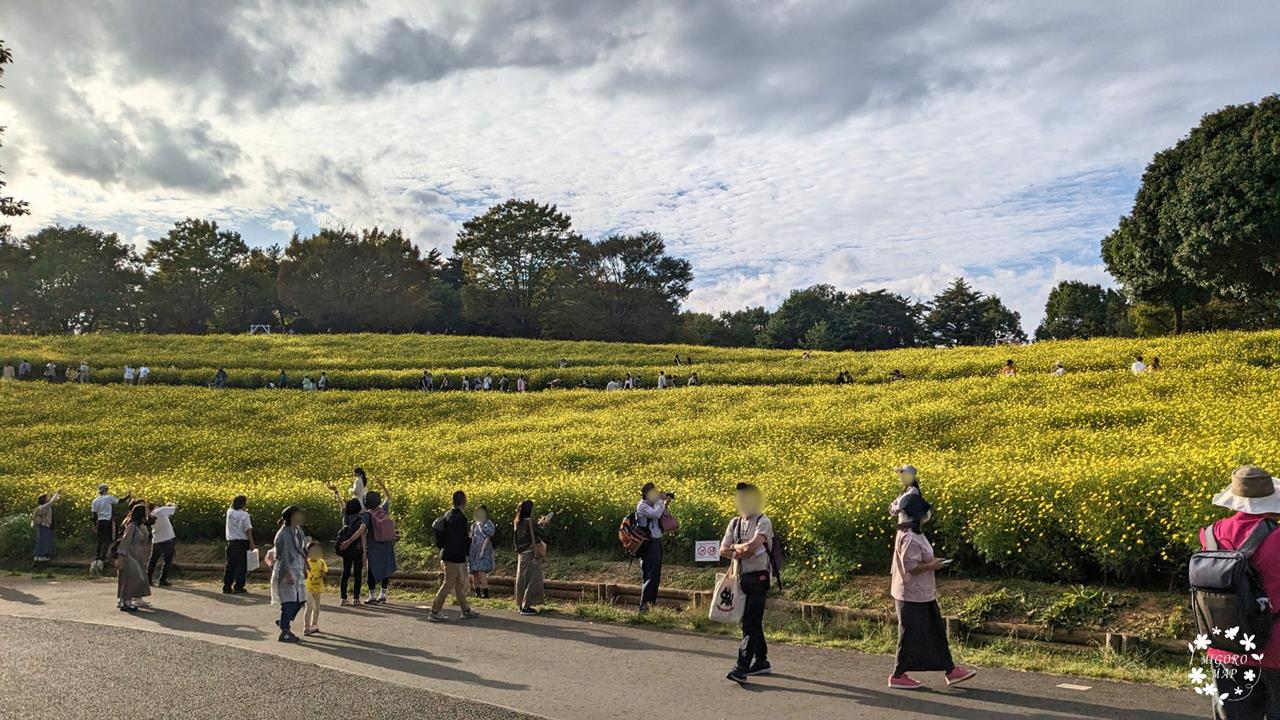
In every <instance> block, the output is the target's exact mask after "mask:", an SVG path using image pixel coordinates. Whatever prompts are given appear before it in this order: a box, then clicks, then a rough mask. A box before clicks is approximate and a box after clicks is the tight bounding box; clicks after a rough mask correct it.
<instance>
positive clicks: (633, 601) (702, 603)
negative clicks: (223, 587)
mask: <svg viewBox="0 0 1280 720" xmlns="http://www.w3.org/2000/svg"><path fill="white" fill-rule="evenodd" d="M49 564H50V565H51V566H53V567H60V568H75V569H82V570H83V569H88V567H89V563H88V562H85V561H75V560H55V561H53V562H51V563H49ZM174 567H175V569H177V570H180V571H182V572H186V573H196V574H201V575H207V574H221V573H222V571H223V566H222V565H217V564H212V563H189V564H181V565H179V564H175V565H174ZM249 574H250V575H251V576H254V577H265V576H267V575H268V574H269V571H268V570H267V568H265V567H262V566H259V567H258V569H257V570H254V571H253V572H251V573H249ZM441 574H442V573H439V572H397V573H396V574H395V575H392V576H391V580H392V582H394V583H396V584H397V585H403V586H405V587H414V588H426V587H436V586H438V585H439V583H440V578H441ZM341 576H342V572H341V571H340V570H339V569H336V568H330V569H329V573H328V577H333V578H338V577H341ZM543 587H544V588H545V589H546V594H547V596H548V597H551V598H555V599H557V600H574V601H587V602H598V603H604V604H607V605H639V604H640V586H639V585H625V584H620V583H601V582H582V581H576V580H547V581H545V582H544V583H543ZM489 588H490V590H492V591H493V592H495V593H497V594H498V595H513V594H514V588H515V578H513V577H508V576H499V575H490V576H489ZM658 602H659V603H660V604H662V605H665V606H668V607H673V608H676V609H681V610H683V609H687V608H690V607H692V608H695V609H696V608H706V607H710V605H711V593H710V592H709V591H697V590H679V589H674V588H662V589H660V590H659V591H658ZM769 609H770V610H771V611H773V612H782V613H789V614H792V615H799V616H800V617H801V618H803V619H805V620H810V621H828V622H829V621H835V622H842V623H853V622H873V623H882V624H893V623H896V622H897V618H896V617H895V616H894V614H893V613H886V612H880V611H877V610H860V609H858V608H849V607H844V606H842V605H825V604H821V603H806V602H796V601H794V600H787V599H785V598H777V599H773V600H771V601H770V603H769ZM945 619H946V623H947V635H948V636H950V637H957V638H958V637H969V636H973V637H977V638H981V639H997V638H1014V639H1018V640H1032V641H1038V642H1047V643H1055V644H1061V645H1074V646H1092V647H1101V648H1104V649H1105V650H1107V651H1108V652H1117V653H1124V652H1128V651H1130V650H1134V649H1137V648H1139V647H1150V648H1155V649H1158V650H1163V651H1165V652H1171V653H1182V652H1184V651H1185V650H1186V646H1185V643H1183V642H1182V641H1178V640H1143V639H1142V638H1140V637H1138V636H1136V635H1128V634H1124V633H1112V632H1097V631H1093V630H1072V629H1063V628H1045V627H1040V626H1038V625H1027V624H1021V623H1005V622H984V623H980V624H979V625H977V626H974V627H968V626H966V625H965V624H964V623H963V622H962V621H961V620H960V619H959V618H956V617H947V618H945Z"/></svg>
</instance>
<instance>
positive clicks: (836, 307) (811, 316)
mask: <svg viewBox="0 0 1280 720" xmlns="http://www.w3.org/2000/svg"><path fill="white" fill-rule="evenodd" d="M848 302H849V297H848V296H847V295H845V294H844V293H843V292H840V291H839V290H836V289H835V288H834V287H832V286H831V285H813V286H811V287H807V288H805V289H803V290H792V291H791V294H790V295H788V296H787V299H786V300H783V301H782V304H781V305H779V306H778V309H777V310H775V311H773V313H772V314H770V316H769V322H768V323H766V324H765V326H764V329H763V330H762V331H761V332H760V336H759V342H760V345H761V346H763V347H769V348H796V347H800V345H801V341H802V340H804V337H805V334H806V333H807V332H809V328H811V327H813V326H814V325H817V324H818V323H820V322H826V323H827V324H828V330H830V324H831V320H832V319H833V318H835V317H837V316H839V315H840V314H841V313H842V312H843V311H844V310H845V307H846V306H847V304H848Z"/></svg>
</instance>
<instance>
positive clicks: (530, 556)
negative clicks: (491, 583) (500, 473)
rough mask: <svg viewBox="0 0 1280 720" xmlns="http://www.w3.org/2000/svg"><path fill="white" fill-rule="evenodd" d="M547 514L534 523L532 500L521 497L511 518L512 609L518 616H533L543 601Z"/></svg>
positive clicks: (544, 595)
mask: <svg viewBox="0 0 1280 720" xmlns="http://www.w3.org/2000/svg"><path fill="white" fill-rule="evenodd" d="M551 517H552V516H551V515H546V516H544V517H543V518H542V519H541V520H538V521H537V522H534V519H533V501H532V500H525V501H523V502H521V503H520V505H519V506H518V507H516V516H515V519H514V520H512V521H511V526H512V529H513V530H514V531H515V539H516V555H517V560H516V608H517V609H518V610H519V611H520V614H521V615H537V614H538V610H537V606H538V605H541V604H543V603H544V602H546V591H545V589H544V588H543V578H542V561H543V560H544V559H545V558H546V556H547V543H546V541H545V540H544V539H543V531H545V530H546V528H547V525H549V524H550V522H551Z"/></svg>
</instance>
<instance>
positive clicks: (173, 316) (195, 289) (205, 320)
mask: <svg viewBox="0 0 1280 720" xmlns="http://www.w3.org/2000/svg"><path fill="white" fill-rule="evenodd" d="M143 260H144V261H145V262H146V263H147V265H148V266H150V267H151V268H152V269H153V271H152V273H151V275H150V277H148V278H147V283H146V294H147V305H148V308H149V312H148V316H149V325H150V327H151V329H153V330H156V331H158V332H182V333H203V332H207V331H208V330H209V329H210V326H211V325H212V324H213V323H214V320H215V318H216V317H218V316H222V317H223V318H224V319H228V320H229V319H232V318H228V317H227V316H228V315H237V314H243V309H238V310H235V311H228V309H227V308H224V307H223V305H224V303H227V302H229V301H232V300H233V298H232V297H231V295H232V292H233V289H234V286H235V285H236V284H238V283H242V282H244V281H245V280H246V279H247V277H246V276H245V274H244V273H245V269H246V264H247V262H248V260H249V246H248V245H246V244H245V243H244V241H243V240H241V239H240V233H237V232H232V231H229V230H219V229H218V223H216V222H213V221H211V220H196V219H194V218H187V219H186V220H182V221H180V222H178V223H176V224H174V226H173V228H172V229H171V230H169V232H168V234H166V235H165V236H164V237H163V238H161V239H159V240H152V241H151V242H150V243H149V244H148V247H147V252H146V254H145V255H143ZM223 329H237V328H235V327H230V328H228V327H226V326H223ZM238 329H244V328H243V327H240V328H238Z"/></svg>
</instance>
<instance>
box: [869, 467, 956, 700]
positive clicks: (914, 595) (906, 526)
mask: <svg viewBox="0 0 1280 720" xmlns="http://www.w3.org/2000/svg"><path fill="white" fill-rule="evenodd" d="M932 515H933V514H932V511H931V508H930V506H929V503H928V502H926V501H925V499H924V497H923V496H922V495H921V494H920V493H919V491H918V489H917V492H914V493H906V494H904V495H903V496H902V501H901V502H900V503H899V508H898V518H897V523H898V536H897V539H896V540H895V541H894V551H893V566H892V570H891V574H890V577H891V579H890V585H889V594H890V595H892V596H893V600H894V603H895V604H896V605H897V610H898V654H897V660H896V664H895V665H894V668H893V674H892V675H890V676H889V687H890V688H891V689H893V690H918V689H920V688H922V687H924V685H923V684H922V683H920V682H919V681H917V680H915V679H914V678H912V677H911V676H910V675H908V674H907V673H908V672H943V673H946V681H947V684H948V685H957V684H959V683H962V682H965V681H967V680H971V679H973V676H974V675H977V674H978V671H977V670H973V669H972V668H966V667H961V666H959V665H956V664H955V663H954V662H953V661H952V660H951V648H950V646H949V644H948V642H947V623H946V621H945V620H943V618H942V610H941V609H940V608H939V607H938V591H937V586H936V583H935V581H934V573H936V572H937V571H938V570H941V569H942V568H944V567H946V566H947V565H949V564H951V561H950V560H945V559H943V558H939V557H935V556H934V554H933V546H932V545H930V544H929V540H928V538H926V537H925V536H924V532H923V531H922V530H921V525H923V524H924V523H925V522H928V520H929V519H930V518H931V517H932Z"/></svg>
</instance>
